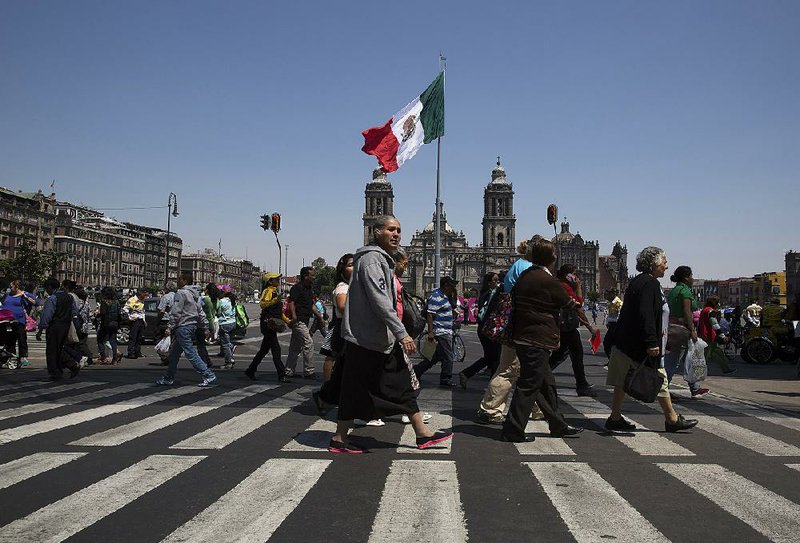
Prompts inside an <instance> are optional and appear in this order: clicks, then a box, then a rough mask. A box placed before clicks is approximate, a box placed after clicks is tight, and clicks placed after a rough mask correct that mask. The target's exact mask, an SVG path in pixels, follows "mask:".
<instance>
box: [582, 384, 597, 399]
mask: <svg viewBox="0 0 800 543" xmlns="http://www.w3.org/2000/svg"><path fill="white" fill-rule="evenodd" d="M578 396H586V397H588V398H597V392H595V391H594V389H593V388H592V386H591V385H589V386H588V387H582V388H579V389H578Z"/></svg>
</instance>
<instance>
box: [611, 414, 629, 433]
mask: <svg viewBox="0 0 800 543" xmlns="http://www.w3.org/2000/svg"><path fill="white" fill-rule="evenodd" d="M606 430H610V431H612V432H631V431H633V430H636V425H635V424H634V423H632V422H631V421H629V420H626V419H625V417H620V418H619V420H614V419H612V418H611V417H608V419H607V420H606Z"/></svg>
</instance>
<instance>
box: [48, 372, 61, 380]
mask: <svg viewBox="0 0 800 543" xmlns="http://www.w3.org/2000/svg"><path fill="white" fill-rule="evenodd" d="M63 378H64V374H62V373H51V374H50V380H51V381H60V380H61V379H63Z"/></svg>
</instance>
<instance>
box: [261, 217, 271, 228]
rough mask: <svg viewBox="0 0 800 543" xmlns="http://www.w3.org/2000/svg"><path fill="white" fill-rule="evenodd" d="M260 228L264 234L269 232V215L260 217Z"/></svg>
mask: <svg viewBox="0 0 800 543" xmlns="http://www.w3.org/2000/svg"><path fill="white" fill-rule="evenodd" d="M261 228H262V229H263V230H264V231H265V232H266V231H267V230H269V215H261Z"/></svg>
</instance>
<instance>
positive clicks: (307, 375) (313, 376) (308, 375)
mask: <svg viewBox="0 0 800 543" xmlns="http://www.w3.org/2000/svg"><path fill="white" fill-rule="evenodd" d="M303 379H308V380H309V381H316V380H317V374H316V373H305V374H303Z"/></svg>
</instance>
